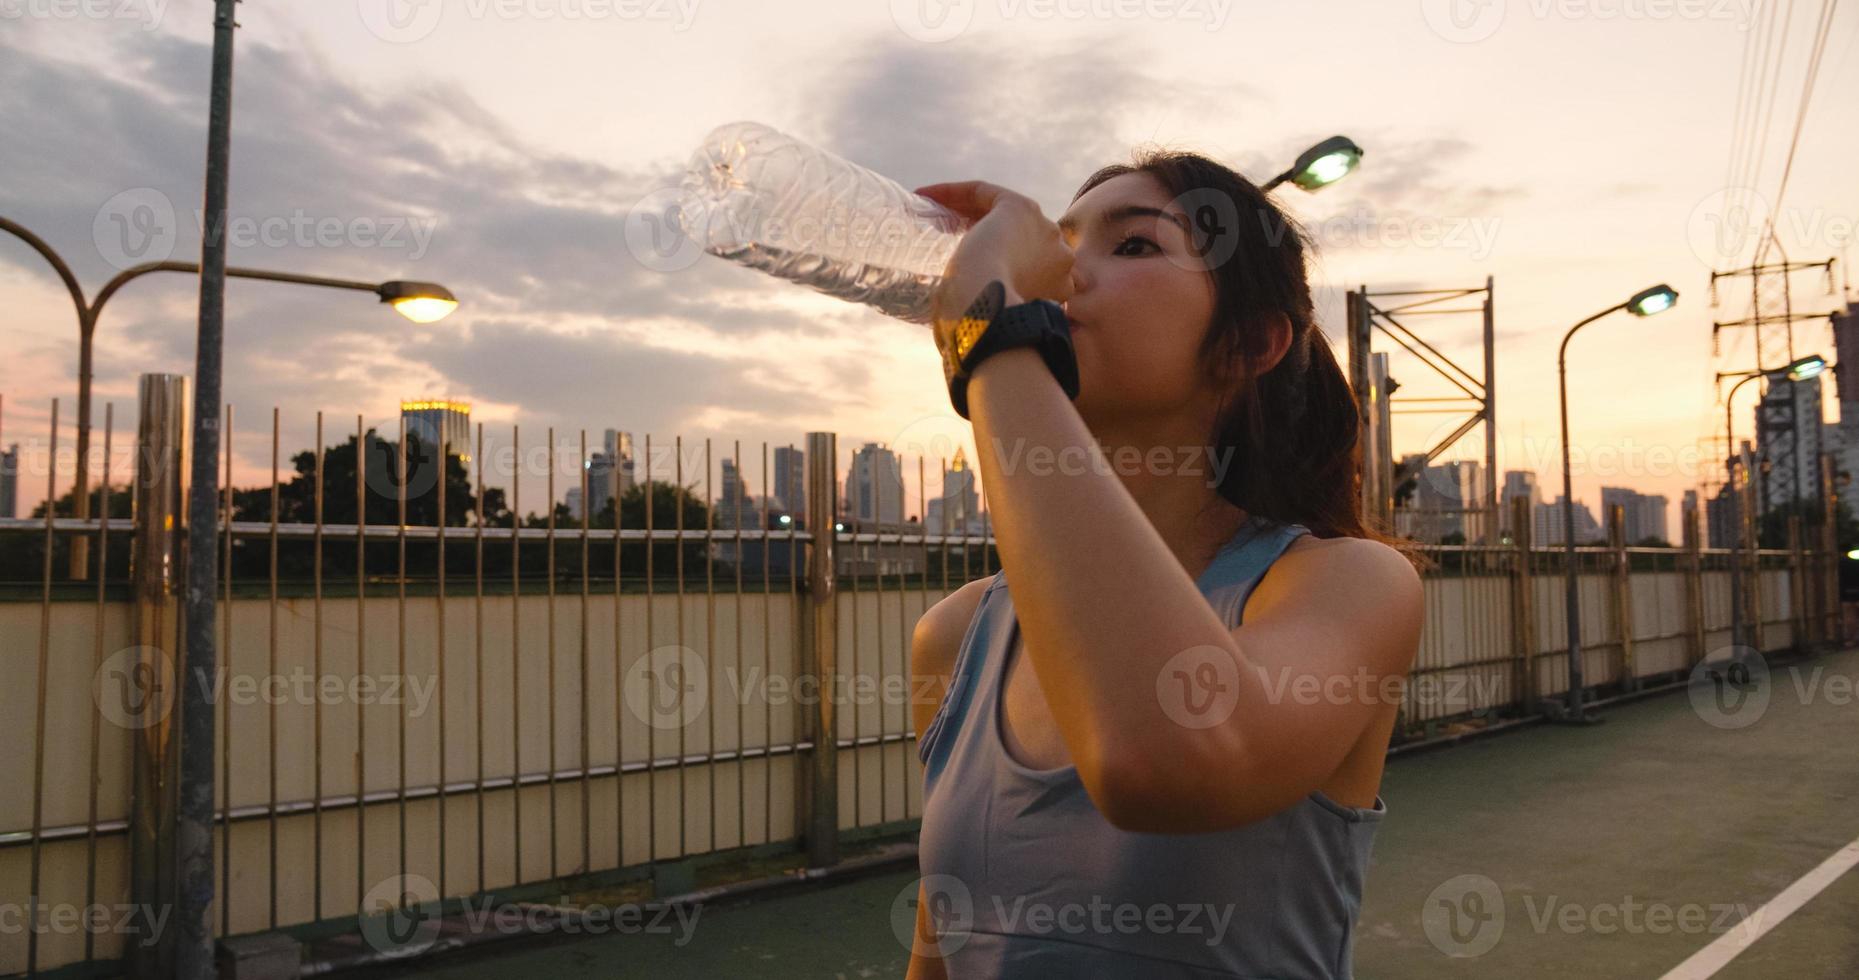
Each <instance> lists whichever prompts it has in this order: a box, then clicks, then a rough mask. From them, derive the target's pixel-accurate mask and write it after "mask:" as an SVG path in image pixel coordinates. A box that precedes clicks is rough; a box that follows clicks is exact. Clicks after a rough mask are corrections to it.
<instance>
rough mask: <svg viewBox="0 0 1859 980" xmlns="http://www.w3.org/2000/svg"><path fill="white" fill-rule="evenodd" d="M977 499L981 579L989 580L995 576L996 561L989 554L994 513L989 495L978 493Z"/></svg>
mask: <svg viewBox="0 0 1859 980" xmlns="http://www.w3.org/2000/svg"><path fill="white" fill-rule="evenodd" d="M977 472H979V471H977ZM975 499H976V501H977V503H978V505H979V506H980V507H981V577H982V578H987V577H988V576H989V575H992V574H994V572H993V571H992V569H993V567H994V559H993V558H992V557H991V556H990V555H989V554H988V552H989V551H990V550H991V545H990V541H991V537H992V532H991V530H990V529H989V522H990V521H991V520H992V514H993V511H991V510H989V509H988V495H987V493H986V492H977V493H976V495H975ZM963 584H967V583H963Z"/></svg>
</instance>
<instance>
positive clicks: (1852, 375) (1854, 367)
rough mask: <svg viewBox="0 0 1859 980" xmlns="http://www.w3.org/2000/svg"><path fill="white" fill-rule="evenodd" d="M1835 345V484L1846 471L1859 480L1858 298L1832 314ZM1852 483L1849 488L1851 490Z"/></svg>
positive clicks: (1832, 441)
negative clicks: (1837, 413)
mask: <svg viewBox="0 0 1859 980" xmlns="http://www.w3.org/2000/svg"><path fill="white" fill-rule="evenodd" d="M1833 346H1834V349H1835V350H1836V351H1837V356H1836V362H1835V363H1834V365H1833V378H1834V388H1835V389H1836V390H1837V392H1838V396H1839V400H1840V420H1839V421H1838V422H1835V423H1833V424H1832V425H1831V426H1829V427H1828V428H1830V429H1832V430H1833V431H1832V432H1829V433H1828V435H1829V436H1832V437H1833V438H1829V439H1828V440H1827V451H1828V452H1830V453H1832V454H1833V467H1834V472H1833V479H1834V488H1835V489H1836V490H1837V489H1839V476H1840V473H1841V472H1845V473H1846V474H1847V476H1848V477H1850V478H1851V479H1852V480H1855V481H1859V302H1852V303H1848V304H1846V309H1845V310H1844V311H1843V312H1840V313H1835V314H1833ZM1853 486H1854V485H1853V484H1849V485H1848V486H1847V488H1846V489H1848V490H1851V489H1852V487H1853Z"/></svg>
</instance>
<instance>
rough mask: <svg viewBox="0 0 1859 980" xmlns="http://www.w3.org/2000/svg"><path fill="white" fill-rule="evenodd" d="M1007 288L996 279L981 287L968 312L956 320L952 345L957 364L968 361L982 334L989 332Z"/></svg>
mask: <svg viewBox="0 0 1859 980" xmlns="http://www.w3.org/2000/svg"><path fill="white" fill-rule="evenodd" d="M1006 295H1007V288H1006V286H1005V285H1004V284H1002V283H1001V281H1000V280H999V279H996V280H994V281H992V282H990V283H988V284H987V285H986V286H983V287H982V288H981V295H979V296H977V297H975V301H974V302H973V303H972V304H970V305H969V307H968V312H966V313H963V314H962V319H960V320H958V321H956V324H955V329H954V331H953V334H954V336H953V337H952V338H951V340H952V341H953V343H952V346H953V347H954V348H955V360H956V363H957V364H962V363H965V362H967V360H968V354H969V352H970V351H972V350H974V349H975V344H976V343H977V342H978V341H980V340H981V335H982V334H984V333H987V331H988V325H989V324H991V323H993V322H994V318H995V317H997V316H999V315H1000V311H1001V302H1002V300H1004V299H1005V298H1006Z"/></svg>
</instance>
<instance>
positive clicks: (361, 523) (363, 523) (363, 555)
mask: <svg viewBox="0 0 1859 980" xmlns="http://www.w3.org/2000/svg"><path fill="white" fill-rule="evenodd" d="M367 473H368V430H367V428H366V425H365V423H364V421H363V419H362V417H361V415H360V414H357V415H356V416H355V674H356V676H358V677H359V676H361V675H363V674H366V673H367V671H368V476H367ZM363 707H364V706H363V705H362V704H360V703H359V702H357V703H356V705H355V765H354V766H353V767H352V769H353V771H354V774H355V907H356V908H357V909H360V908H361V907H362V902H363V899H365V898H366V897H367V889H368V804H367V796H368V712H366V711H364V710H363Z"/></svg>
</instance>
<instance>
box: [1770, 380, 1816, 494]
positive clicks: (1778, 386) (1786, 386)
mask: <svg viewBox="0 0 1859 980" xmlns="http://www.w3.org/2000/svg"><path fill="white" fill-rule="evenodd" d="M1797 419H1799V420H1800V424H1799V425H1798V426H1797V425H1796V424H1795V420H1797ZM1822 428H1823V427H1822V425H1821V421H1820V378H1818V377H1814V378H1809V379H1807V380H1806V381H1776V382H1772V383H1771V384H1770V385H1769V387H1768V390H1766V391H1764V392H1763V393H1762V403H1761V404H1760V405H1757V406H1756V451H1757V453H1758V454H1760V456H1761V458H1762V459H1763V460H1766V461H1767V462H1768V464H1769V472H1768V473H1767V474H1764V475H1763V476H1762V486H1761V496H1762V499H1761V507H1762V508H1763V510H1764V511H1769V510H1773V509H1775V508H1776V507H1780V506H1782V505H1783V504H1787V503H1791V502H1793V501H1797V500H1805V501H1812V500H1815V499H1818V497H1819V495H1820V452H1821V448H1822V443H1821V435H1822Z"/></svg>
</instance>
